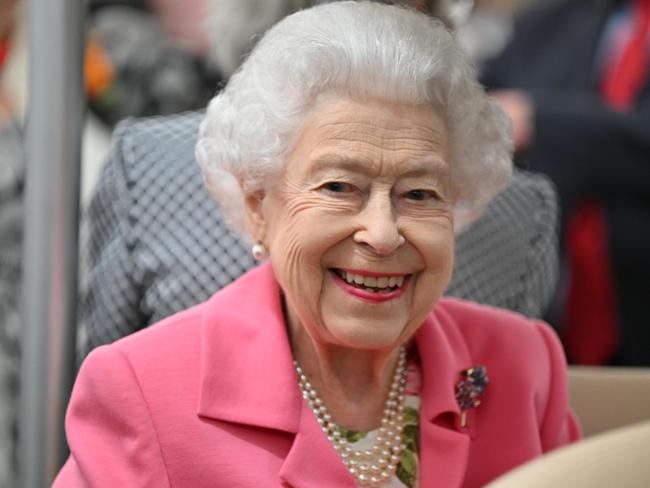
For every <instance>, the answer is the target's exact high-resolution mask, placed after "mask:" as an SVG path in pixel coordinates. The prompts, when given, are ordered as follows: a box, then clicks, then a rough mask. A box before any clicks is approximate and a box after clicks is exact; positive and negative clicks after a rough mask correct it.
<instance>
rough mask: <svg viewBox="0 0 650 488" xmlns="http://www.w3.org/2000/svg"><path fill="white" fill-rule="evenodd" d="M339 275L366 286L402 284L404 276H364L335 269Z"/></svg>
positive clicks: (378, 286)
mask: <svg viewBox="0 0 650 488" xmlns="http://www.w3.org/2000/svg"><path fill="white" fill-rule="evenodd" d="M337 272H338V274H339V276H341V278H343V279H344V280H345V281H347V282H348V283H355V284H357V285H363V286H364V287H367V288H394V287H401V286H402V285H403V284H404V276H390V277H389V276H379V277H377V276H364V275H358V274H354V273H350V272H348V271H343V270H337Z"/></svg>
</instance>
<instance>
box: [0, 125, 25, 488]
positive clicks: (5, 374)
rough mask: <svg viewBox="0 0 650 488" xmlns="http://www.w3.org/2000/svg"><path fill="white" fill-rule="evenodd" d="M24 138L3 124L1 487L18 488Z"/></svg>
mask: <svg viewBox="0 0 650 488" xmlns="http://www.w3.org/2000/svg"><path fill="white" fill-rule="evenodd" d="M22 145H23V138H22V134H21V130H20V128H19V127H18V125H17V124H8V125H0V487H4V486H7V487H8V486H15V475H16V473H15V467H16V465H15V456H16V451H15V442H16V416H17V413H16V410H17V402H16V400H17V398H18V376H19V363H20V354H19V353H20V351H19V349H20V347H19V346H20V329H21V318H20V308H19V305H20V292H21V287H20V283H21V260H22V244H23V217H24V207H23V201H22V195H23V182H24V176H25V175H24V171H25V165H24V154H23V147H22Z"/></svg>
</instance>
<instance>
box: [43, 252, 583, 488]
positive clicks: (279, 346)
mask: <svg viewBox="0 0 650 488" xmlns="http://www.w3.org/2000/svg"><path fill="white" fill-rule="evenodd" d="M416 343H417V347H418V350H419V353H420V356H421V359H422V372H423V386H422V397H421V402H422V403H421V412H420V414H421V427H420V445H421V453H420V486H421V487H422V488H428V487H441V488H446V487H461V486H462V487H479V486H482V485H484V484H485V483H486V482H488V481H489V480H491V479H493V478H495V477H496V476H498V475H499V474H501V473H503V472H504V471H507V470H509V469H510V468H512V467H514V466H517V465H518V464H521V463H523V462H525V461H527V460H528V459H531V458H533V457H535V456H539V455H540V454H542V453H543V452H545V451H548V450H550V449H554V448H556V447H558V446H561V445H563V444H566V443H567V442H571V441H573V440H575V439H577V438H578V437H579V429H578V427H577V424H576V422H575V420H574V418H573V416H572V414H571V412H570V411H569V408H568V405H567V383H566V371H565V360H564V357H563V354H562V349H561V347H560V344H559V342H558V340H557V338H556V336H555V335H554V334H553V332H552V331H551V330H550V328H549V327H548V326H546V325H544V324H542V323H539V322H531V321H529V320H527V319H524V318H522V317H521V316H519V315H515V314H513V313H510V312H506V311H503V310H498V309H494V308H489V307H485V306H480V305H476V304H473V303H469V302H464V301H459V300H452V299H442V300H440V302H439V303H438V305H437V306H436V308H435V310H434V311H433V312H432V314H431V315H430V316H429V317H428V319H427V320H426V321H425V323H424V324H423V325H422V326H421V328H420V329H419V331H418V333H417V336H416ZM476 364H483V365H485V366H486V367H487V372H488V374H489V377H490V380H491V383H490V385H489V386H488V388H487V392H486V394H485V396H484V401H483V404H482V405H480V406H479V407H478V408H476V409H474V410H470V411H469V415H468V427H467V428H461V427H460V422H459V417H460V411H459V407H458V404H457V402H456V399H455V397H454V390H455V386H456V384H457V383H458V381H459V379H460V376H459V372H460V371H461V370H463V369H465V368H467V367H470V366H473V365H476ZM66 429H67V435H68V442H69V445H70V449H71V455H70V458H69V459H68V461H67V463H66V464H65V466H64V467H63V469H62V470H61V472H60V473H59V475H58V477H57V479H56V480H55V482H54V487H56V488H63V487H66V488H67V487H94V488H103V487H106V488H131V487H156V488H163V487H180V488H183V487H186V488H202V487H206V488H207V487H210V488H213V487H224V488H226V487H233V488H234V487H237V488H246V487H247V488H260V487H265V488H266V487H275V486H278V487H279V486H284V487H287V486H292V487H327V488H330V487H350V488H352V487H353V486H354V483H353V480H352V477H351V476H350V475H349V474H348V473H347V471H346V469H345V467H344V465H343V463H342V462H341V461H340V460H339V458H338V456H337V454H336V452H335V451H334V449H333V447H332V446H331V445H330V442H329V441H328V440H327V438H326V437H325V435H324V434H323V433H322V431H321V429H320V427H319V425H318V423H317V422H316V420H315V419H314V416H313V414H312V413H311V411H310V410H309V408H308V407H307V406H306V404H305V403H304V402H303V400H302V397H301V395H300V391H299V388H298V384H297V382H296V378H295V374H294V371H293V365H292V357H291V351H290V348H289V342H288V340H287V335H286V332H285V327H284V322H283V318H282V310H281V305H280V299H279V289H278V285H277V283H276V281H275V277H274V275H273V271H272V269H271V267H270V265H268V264H265V265H262V266H261V267H259V268H257V269H255V270H253V271H251V272H249V273H248V274H246V275H245V276H244V277H242V278H240V279H239V280H238V281H236V282H235V283H233V284H232V285H230V286H229V287H227V288H225V289H223V290H221V291H220V292H219V293H217V294H216V295H214V296H213V297H212V298H211V299H210V300H209V301H207V302H205V303H203V304H201V305H198V306H196V307H194V308H191V309H189V310H186V311H184V312H181V313H179V314H177V315H174V316H173V317H170V318H168V319H166V320H164V321H162V322H161V323H159V324H157V325H156V326H153V327H150V328H148V329H146V330H143V331H141V332H139V333H136V334H134V335H132V336H130V337H127V338H125V339H122V340H120V341H118V342H116V343H114V344H112V345H110V346H104V347H101V348H98V349H96V350H95V351H94V352H93V353H92V354H91V355H90V356H89V357H88V358H87V360H86V361H85V363H84V365H83V366H82V368H81V371H80V372H79V376H78V378H77V381H76V384H75V387H74V391H73V394H72V399H71V400H70V405H69V408H68V413H67V421H66Z"/></svg>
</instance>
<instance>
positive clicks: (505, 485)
mask: <svg viewBox="0 0 650 488" xmlns="http://www.w3.org/2000/svg"><path fill="white" fill-rule="evenodd" d="M649 453H650V421H649V422H644V423H641V424H634V425H631V426H627V427H623V428H620V429H615V430H612V431H609V432H606V433H603V434H600V435H595V436H593V437H590V438H589V439H586V440H583V441H581V442H578V443H577V444H573V445H571V446H568V447H564V448H562V449H558V450H556V451H552V452H550V453H549V454H546V455H545V456H542V457H541V458H538V459H536V460H534V461H532V462H530V463H528V464H524V465H523V466H520V467H519V468H517V469H515V470H513V471H510V472H509V473H507V474H505V475H503V476H501V477H499V478H498V479H496V480H495V481H493V482H492V483H490V484H488V485H487V486H486V488H549V487H551V488H612V487H616V488H648V487H650V455H649Z"/></svg>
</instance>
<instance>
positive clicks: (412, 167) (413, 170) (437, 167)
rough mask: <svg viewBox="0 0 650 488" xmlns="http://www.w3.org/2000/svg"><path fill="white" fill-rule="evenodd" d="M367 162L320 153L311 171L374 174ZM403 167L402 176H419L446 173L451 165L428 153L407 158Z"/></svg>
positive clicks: (340, 155)
mask: <svg viewBox="0 0 650 488" xmlns="http://www.w3.org/2000/svg"><path fill="white" fill-rule="evenodd" d="M366 163H367V162H364V161H361V160H359V159H356V158H350V157H347V156H345V155H343V154H338V153H326V154H322V155H319V156H318V157H316V158H315V159H314V160H313V162H312V165H311V168H310V172H311V173H312V174H319V173H321V172H323V171H327V170H342V171H348V172H351V173H359V174H363V175H367V176H372V175H373V174H374V171H373V164H366ZM401 169H403V170H404V172H403V173H402V175H401V176H402V177H417V176H430V175H439V174H440V173H446V172H448V170H449V166H448V164H447V162H445V161H444V160H443V159H442V158H441V157H439V156H436V155H427V156H424V157H422V158H414V159H407V160H405V161H404V162H403V163H402V165H401Z"/></svg>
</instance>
